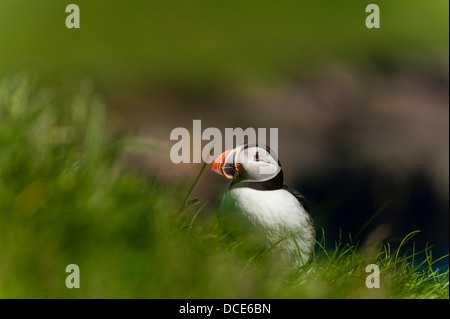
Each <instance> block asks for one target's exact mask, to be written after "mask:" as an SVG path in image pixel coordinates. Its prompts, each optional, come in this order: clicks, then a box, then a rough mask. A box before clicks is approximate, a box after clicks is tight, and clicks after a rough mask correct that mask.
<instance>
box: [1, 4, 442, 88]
mask: <svg viewBox="0 0 450 319" xmlns="http://www.w3.org/2000/svg"><path fill="white" fill-rule="evenodd" d="M72 2H73V1H72ZM72 2H71V1H50V0H48V1H46V0H39V1H23V0H22V1H13V0H3V1H2V4H1V6H2V7H1V12H0V14H1V16H0V23H1V25H0V26H1V28H0V38H1V39H2V40H1V42H0V53H1V60H0V68H1V70H2V72H17V71H18V70H24V71H26V72H33V74H36V75H37V76H39V77H42V78H43V79H45V80H49V81H51V80H55V79H67V78H70V79H73V78H74V77H81V78H84V77H86V76H89V77H92V78H94V79H95V80H96V81H100V82H101V83H104V82H105V83H108V84H118V83H119V84H124V83H130V82H129V81H131V83H132V84H133V85H139V84H140V81H143V80H145V81H153V82H156V83H160V82H161V81H163V82H165V81H169V82H170V81H174V80H179V81H186V82H189V83H192V82H194V83H195V82H202V81H207V82H210V81H213V82H218V83H221V84H223V83H228V82H233V81H238V82H241V81H252V82H253V81H255V80H265V81H273V79H274V78H275V79H279V77H283V76H286V75H289V74H291V73H292V72H299V71H300V70H302V69H303V68H305V67H311V65H317V64H319V65H320V64H322V63H323V61H324V60H327V59H333V60H340V59H343V60H345V61H349V62H351V63H352V64H353V63H354V64H356V65H358V66H367V65H369V66H370V65H372V64H374V63H375V64H376V63H381V62H383V61H385V62H386V63H391V64H394V65H398V64H408V63H409V64H415V63H417V62H418V61H420V62H424V61H425V62H426V61H433V60H434V59H435V58H437V57H441V55H442V54H443V52H446V49H447V46H448V2H447V1H433V2H432V3H428V2H425V1H395V2H392V1H383V0H381V1H378V2H377V4H378V5H379V7H380V9H381V29H379V30H372V29H367V28H366V27H365V18H366V16H367V15H368V14H367V13H365V8H366V6H367V4H369V3H370V2H368V1H345V2H336V1H320V2H317V3H312V2H310V1H285V2H283V3H282V4H280V3H274V2H272V1H259V2H258V3H257V4H256V3H254V2H249V1H228V2H211V1H195V2H191V1H174V2H167V1H136V0H135V1H132V2H130V3H129V4H126V5H125V4H124V3H123V2H122V1H117V0H110V1H101V0H97V1H83V0H80V1H76V4H78V5H79V7H80V11H81V28H80V29H77V30H74V29H67V28H66V27H65V18H66V16H67V15H68V14H66V13H65V7H66V5H68V4H70V3H72Z"/></svg>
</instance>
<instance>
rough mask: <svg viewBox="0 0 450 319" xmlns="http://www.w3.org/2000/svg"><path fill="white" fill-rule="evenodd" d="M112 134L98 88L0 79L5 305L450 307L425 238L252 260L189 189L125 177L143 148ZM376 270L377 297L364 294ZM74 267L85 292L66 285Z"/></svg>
mask: <svg viewBox="0 0 450 319" xmlns="http://www.w3.org/2000/svg"><path fill="white" fill-rule="evenodd" d="M104 124H105V108H104V105H103V103H102V100H101V98H99V97H97V96H96V95H95V94H94V93H93V92H92V88H91V87H89V85H86V84H84V85H82V86H81V87H80V90H79V92H77V93H73V94H72V95H67V94H62V93H61V92H60V91H58V90H57V89H40V90H38V89H36V88H35V87H33V86H32V85H30V84H28V82H27V81H26V80H24V79H22V78H9V79H3V80H0V298H448V294H449V287H448V269H447V270H446V271H445V272H444V271H438V270H433V268H432V267H431V266H432V265H433V263H434V262H435V261H433V260H432V258H431V253H430V251H429V250H428V249H427V250H425V251H416V250H415V249H414V245H413V244H412V240H411V239H412V237H413V235H414V234H415V232H413V233H411V234H409V235H407V236H406V237H405V239H404V240H403V242H402V244H401V245H400V247H399V248H398V249H395V250H394V249H392V250H391V249H390V246H389V244H386V245H384V246H383V247H382V248H381V249H378V250H376V251H372V252H369V250H363V249H360V248H358V244H357V243H354V242H352V241H351V240H349V242H348V243H344V242H342V241H341V240H338V241H337V242H336V245H335V246H334V247H325V244H324V243H325V238H324V233H323V232H322V234H319V236H318V237H319V238H318V242H317V245H316V252H315V255H314V258H313V259H312V260H311V262H310V263H309V264H307V265H306V266H304V267H302V268H300V269H294V270H292V269H290V270H286V269H284V270H282V269H283V268H282V267H281V266H280V265H278V264H277V263H276V261H275V260H274V259H275V258H271V257H270V256H266V258H248V256H244V255H243V254H242V253H241V252H240V250H239V247H236V245H235V244H234V243H230V242H229V241H228V240H227V238H226V236H225V235H224V234H222V233H221V231H220V230H219V227H217V220H216V217H215V215H214V214H211V217H210V218H209V219H207V220H202V221H198V220H197V219H196V218H195V217H196V213H197V212H198V211H199V210H201V209H202V203H201V201H200V200H190V201H184V198H185V196H186V194H187V193H188V189H186V188H185V187H182V186H178V185H170V184H162V183H159V182H158V179H157V178H155V179H153V180H148V179H145V178H144V177H142V176H141V175H140V174H139V172H138V171H133V170H130V169H126V168H124V167H123V165H121V158H122V157H123V156H125V155H126V154H127V149H128V147H127V146H128V145H130V143H133V140H132V139H130V138H120V139H116V140H112V139H110V138H108V136H105V134H104V133H105V130H104ZM180 207H181V208H180ZM406 247H408V248H406ZM444 258H447V257H446V256H445V257H444ZM419 260H420V262H419ZM436 261H437V260H436ZM372 263H375V264H377V265H378V266H379V269H380V288H378V289H377V288H372V289H368V288H367V287H366V278H367V276H368V275H369V273H367V272H366V266H367V265H368V264H372ZM68 264H77V265H78V266H79V268H80V289H68V288H66V286H65V280H66V276H67V275H68V273H66V272H65V269H66V266H67V265H68Z"/></svg>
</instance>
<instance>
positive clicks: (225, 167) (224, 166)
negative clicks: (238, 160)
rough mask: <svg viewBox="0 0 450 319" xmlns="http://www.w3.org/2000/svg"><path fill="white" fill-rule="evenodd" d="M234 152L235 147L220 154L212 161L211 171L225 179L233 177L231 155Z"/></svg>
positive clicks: (233, 168)
mask: <svg viewBox="0 0 450 319" xmlns="http://www.w3.org/2000/svg"><path fill="white" fill-rule="evenodd" d="M235 152H236V149H235V148H232V149H231V150H228V151H225V152H223V153H222V154H220V155H219V156H218V157H217V158H216V160H215V161H214V162H213V163H212V166H211V171H212V172H214V173H216V174H219V175H221V176H223V177H225V178H227V179H233V176H234V171H235V167H234V164H233V162H234V161H233V156H234V153H235Z"/></svg>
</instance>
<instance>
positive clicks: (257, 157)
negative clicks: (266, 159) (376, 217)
mask: <svg viewBox="0 0 450 319" xmlns="http://www.w3.org/2000/svg"><path fill="white" fill-rule="evenodd" d="M260 159H261V158H260V157H259V152H256V153H255V156H253V160H254V161H255V162H259V160H260Z"/></svg>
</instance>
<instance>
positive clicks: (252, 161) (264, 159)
mask: <svg viewBox="0 0 450 319" xmlns="http://www.w3.org/2000/svg"><path fill="white" fill-rule="evenodd" d="M211 170H212V171H213V172H215V173H217V174H219V175H222V176H224V177H226V178H228V179H235V180H236V179H239V180H242V181H248V182H264V181H268V180H270V179H272V178H274V177H275V176H276V175H277V174H278V173H279V172H280V171H281V167H280V165H279V164H278V160H276V159H275V158H274V157H273V156H272V155H271V154H270V152H269V150H268V148H266V147H265V146H263V145H261V146H258V145H247V144H244V145H241V146H238V147H236V148H234V149H231V150H228V151H225V152H224V153H222V154H221V155H220V156H219V157H217V159H216V160H215V161H214V163H213V164H212V167H211Z"/></svg>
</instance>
